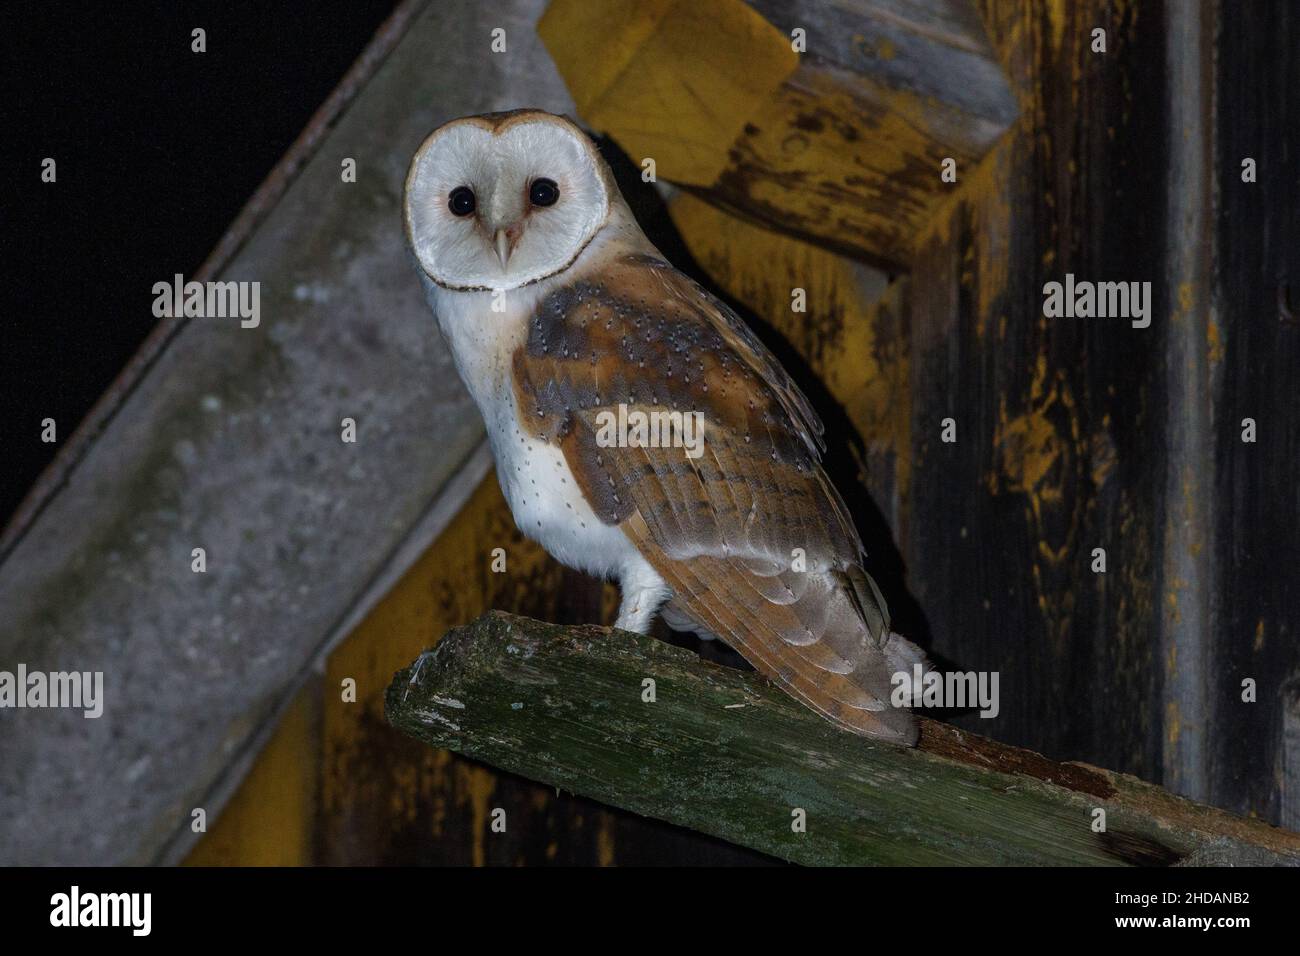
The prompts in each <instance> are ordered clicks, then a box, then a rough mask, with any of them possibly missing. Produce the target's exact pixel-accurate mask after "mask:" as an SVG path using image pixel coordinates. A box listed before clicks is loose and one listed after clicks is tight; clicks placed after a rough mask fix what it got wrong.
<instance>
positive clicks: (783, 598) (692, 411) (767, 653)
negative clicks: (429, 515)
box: [403, 110, 925, 745]
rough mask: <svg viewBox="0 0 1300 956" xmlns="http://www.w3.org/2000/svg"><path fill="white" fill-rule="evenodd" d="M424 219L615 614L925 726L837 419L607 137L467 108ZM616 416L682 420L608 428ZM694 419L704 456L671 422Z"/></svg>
mask: <svg viewBox="0 0 1300 956" xmlns="http://www.w3.org/2000/svg"><path fill="white" fill-rule="evenodd" d="M403 215H404V224H405V229H406V235H407V240H408V242H409V243H410V247H411V250H412V252H413V253H414V257H415V259H416V262H417V264H418V268H419V273H420V277H421V280H422V282H423V284H424V287H425V292H426V296H427V298H428V302H429V305H430V307H431V309H432V311H433V313H434V315H435V316H436V317H437V322H438V326H439V328H440V329H441V330H442V334H443V336H444V337H445V339H446V341H447V343H448V344H449V347H450V350H451V353H452V356H453V358H454V361H455V364H456V368H457V370H458V371H459V373H460V376H461V378H462V379H463V380H464V382H465V385H466V387H467V388H468V389H469V392H470V394H471V396H472V397H473V399H474V402H475V403H476V404H477V406H478V408H479V410H480V412H481V413H482V415H483V419H484V422H485V424H486V426H487V433H488V438H489V442H490V444H491V448H492V452H493V455H494V457H495V459H496V470H497V477H498V479H499V480H500V483H501V489H502V491H503V493H504V495H505V498H506V501H507V502H508V504H509V506H510V510H511V512H512V513H513V515H514V518H515V521H516V523H517V524H518V526H519V528H520V530H521V531H522V532H524V533H525V534H527V535H528V536H530V537H532V538H533V539H535V540H536V541H538V542H539V543H540V544H541V545H542V547H544V548H545V549H546V550H547V551H548V552H549V553H550V554H551V555H552V556H553V557H555V558H556V559H557V560H559V561H560V562H562V563H563V564H566V565H568V566H569V567H572V568H577V569H580V570H582V571H585V572H588V573H590V574H593V575H597V576H600V577H604V578H606V579H615V580H617V581H618V583H619V586H620V589H621V603H620V606H619V612H618V619H617V622H616V626H617V627H620V628H624V629H626V630H631V631H636V632H639V633H645V632H646V631H647V630H648V628H649V627H650V625H651V623H652V622H653V620H654V617H655V615H656V614H657V613H659V612H661V611H662V613H663V616H664V619H665V621H666V622H667V623H668V624H669V626H670V627H673V628H675V629H677V630H695V631H698V632H699V633H701V634H704V635H706V636H716V637H720V638H722V639H723V640H724V641H725V642H726V643H728V644H729V645H731V646H732V647H734V648H735V649H736V650H737V651H738V652H740V654H742V655H743V656H744V657H745V658H746V659H747V660H748V661H749V662H750V663H751V664H753V665H754V667H755V668H756V669H757V670H758V671H760V672H761V673H762V674H764V675H766V676H767V677H768V678H770V679H771V680H773V681H774V682H776V683H777V684H778V685H779V686H780V687H781V688H782V689H784V690H785V691H786V692H787V693H789V694H791V695H792V696H793V697H795V698H796V699H797V700H799V701H801V702H802V703H803V704H805V705H807V706H808V707H810V708H812V709H813V710H815V711H817V712H818V713H820V714H822V715H823V716H825V717H826V718H828V719H829V720H831V721H832V722H834V723H836V724H838V725H840V726H841V727H843V728H846V729H848V730H850V731H853V732H855V733H859V734H863V735H866V736H870V737H875V738H880V739H885V740H889V741H893V742H896V743H902V744H909V745H910V744H913V743H915V741H916V739H917V722H916V719H915V717H914V716H913V715H912V713H911V711H910V710H908V709H907V708H906V706H898V705H899V704H900V703H905V702H906V700H907V699H908V698H906V697H905V696H904V697H902V698H900V697H896V696H895V695H894V694H893V693H892V691H893V689H894V684H893V683H892V681H891V677H892V676H893V675H895V674H900V673H907V674H913V673H920V672H919V671H915V670H914V665H919V666H921V667H922V668H924V666H925V662H924V657H923V655H922V654H921V652H920V650H919V649H917V648H916V647H915V646H914V645H912V644H910V643H909V642H907V641H906V640H904V639H903V638H901V637H899V636H898V635H896V634H893V633H891V632H890V629H889V616H888V612H887V610H886V607H885V601H884V599H883V597H882V596H881V594H880V592H879V590H878V589H877V587H876V585H875V582H874V581H872V579H871V578H870V577H869V576H868V574H867V573H866V572H865V571H864V570H863V567H862V559H863V556H864V552H863V548H862V543H861V541H860V539H859V537H858V534H857V531H856V530H855V528H854V526H853V524H852V522H851V520H850V518H849V514H848V511H847V509H846V508H845V505H844V502H843V500H842V499H841V498H840V496H839V495H838V493H837V492H836V491H835V489H834V487H832V485H831V483H830V481H829V480H828V478H827V476H826V474H825V472H824V471H823V469H822V466H821V463H820V456H821V452H822V449H823V447H824V446H823V444H822V431H823V429H822V424H821V421H820V420H819V419H818V417H817V415H816V413H815V412H814V411H813V409H812V407H811V406H810V405H809V403H808V400H807V398H805V397H804V395H803V394H802V393H801V392H800V390H799V388H798V387H797V386H796V385H795V383H794V382H793V381H792V380H791V378H790V376H789V375H788V374H787V373H786V372H785V370H784V369H782V368H781V366H780V365H779V364H778V363H777V361H776V359H775V358H774V357H773V356H772V354H771V353H770V352H769V351H768V350H767V349H766V348H765V347H764V346H763V345H762V344H761V343H760V342H759V340H758V339H757V338H756V337H755V336H754V334H753V333H752V332H751V331H750V330H749V329H748V328H747V327H746V326H745V324H744V323H743V322H742V321H741V319H740V318H739V317H738V316H737V315H736V314H735V313H734V312H733V311H732V310H731V309H729V308H728V307H727V306H726V305H724V304H723V303H721V302H720V301H718V300H717V299H716V298H714V297H713V296H711V295H710V294H709V293H708V292H706V291H705V290H704V289H702V288H701V287H700V286H699V285H697V284H696V283H695V282H693V281H692V280H690V279H689V278H687V277H686V276H685V275H683V274H682V273H681V272H678V271H677V270H676V269H674V268H673V267H672V266H671V265H669V264H668V263H667V262H666V261H665V260H664V258H663V257H662V256H661V255H660V253H659V251H658V250H657V249H656V248H655V247H654V246H653V245H652V244H651V243H650V241H649V240H648V239H647V238H646V237H645V235H644V234H643V233H642V231H641V229H640V227H639V226H638V225H637V223H636V220H635V219H634V218H633V216H632V212H631V210H630V209H629V207H628V205H627V203H626V201H625V200H624V199H623V196H622V195H621V194H620V192H619V190H618V187H617V186H616V185H615V183H614V179H613V175H612V173H611V172H610V170H609V168H608V166H607V165H606V164H605V162H604V160H603V159H602V158H601V157H600V155H599V154H598V153H597V151H596V148H595V145H594V144H593V143H592V141H591V140H590V139H589V138H588V137H587V136H586V134H585V133H583V131H582V130H581V129H580V128H579V127H578V126H576V125H575V124H574V123H572V122H570V121H569V120H567V119H564V118H562V117H559V116H554V115H551V114H549V113H544V112H541V111H538V110H516V111H513V112H508V113H493V114H487V115H482V116H468V117H464V118H462V119H458V120H454V121H452V122H449V123H447V124H445V125H443V126H441V127H439V128H438V129H437V130H435V131H434V132H433V133H432V134H430V135H429V137H428V138H427V139H426V140H425V141H424V143H423V144H422V145H421V146H420V148H419V150H418V151H417V152H416V154H415V157H414V159H413V160H412V162H411V166H410V170H409V172H408V174H407V179H406V191H405V198H404V202H403ZM672 412H679V413H681V414H680V415H679V416H678V417H677V418H673V417H672V415H671V413H672ZM637 413H640V417H638V414H637ZM652 413H659V416H658V418H657V419H654V418H651V416H652ZM664 413H669V414H664ZM619 415H621V416H623V417H622V418H621V419H618V420H620V421H635V422H638V423H643V422H645V421H646V420H647V419H650V420H651V421H652V422H653V421H657V422H658V423H659V425H660V426H661V427H660V430H659V431H657V432H656V431H654V429H653V428H651V429H648V430H647V429H641V430H637V429H636V428H633V429H626V430H617V429H615V430H611V429H610V428H609V426H610V424H611V422H612V421H613V420H615V418H616V417H617V416H619ZM688 416H694V417H688ZM692 420H695V421H698V422H699V423H700V427H701V429H702V431H701V435H702V439H703V440H702V441H701V442H699V443H698V444H697V445H696V447H695V448H694V451H695V452H696V454H694V455H691V454H690V453H689V452H690V449H688V448H686V447H685V445H684V443H674V442H673V441H665V440H660V441H657V442H656V441H655V438H656V437H658V438H661V439H663V438H665V437H667V438H672V437H674V436H678V437H680V435H681V434H682V433H683V432H684V431H685V426H684V423H687V422H689V421H692ZM665 421H666V422H667V423H668V425H667V427H666V428H664V427H662V426H663V425H664V422H665ZM679 422H680V423H683V424H682V425H681V426H680V427H679V426H678V423H679ZM674 428H677V430H674ZM611 436H612V437H613V440H611ZM620 439H621V440H620ZM899 683H900V686H907V685H904V684H903V682H901V681H900V682H899ZM912 686H913V687H914V686H915V685H912ZM906 693H907V691H905V692H904V694H906ZM891 698H894V699H892V700H891Z"/></svg>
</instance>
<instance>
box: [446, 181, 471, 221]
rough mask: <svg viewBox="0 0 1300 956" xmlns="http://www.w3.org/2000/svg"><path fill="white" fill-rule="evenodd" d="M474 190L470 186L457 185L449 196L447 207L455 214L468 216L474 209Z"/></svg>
mask: <svg viewBox="0 0 1300 956" xmlns="http://www.w3.org/2000/svg"><path fill="white" fill-rule="evenodd" d="M474 205H475V202H474V190H472V189H470V188H469V187H468V186H457V187H456V188H455V189H453V190H452V191H451V195H450V196H448V197H447V208H448V209H450V210H451V213H452V215H453V216H468V215H469V214H470V213H472V212H473V211H474Z"/></svg>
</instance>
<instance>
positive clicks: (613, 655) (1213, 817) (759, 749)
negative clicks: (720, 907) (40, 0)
mask: <svg viewBox="0 0 1300 956" xmlns="http://www.w3.org/2000/svg"><path fill="white" fill-rule="evenodd" d="M647 681H653V682H654V684H653V687H654V698H655V699H654V701H653V702H647V701H646V699H645V698H646V697H648V696H649V695H648V694H647V692H646V688H647V686H648V685H647V683H646V682H647ZM385 709H386V713H387V717H388V720H389V721H390V722H391V723H392V724H393V725H394V726H395V727H397V728H399V729H401V730H403V731H405V732H406V733H408V734H411V735H413V736H415V737H417V738H419V739H421V740H423V741H425V742H426V743H428V744H430V745H432V746H435V747H445V748H448V749H451V750H455V751H458V752H460V753H463V754H466V755H467V756H470V757H473V758H475V759H478V760H482V761H485V762H487V763H489V764H492V765H493V766H495V767H500V768H502V769H504V770H507V771H510V772H513V773H517V774H521V775H523V776H525V777H529V778H531V779H533V780H538V781H542V782H544V783H547V784H550V785H553V786H555V787H560V788H563V789H565V790H570V791H572V792H574V793H577V794H581V795H583V796H586V797H591V798H593V799H595V800H599V801H601V802H603V803H607V804H610V805H613V806H617V807H622V808H624V809H627V810H632V811H634V812H636V813H640V814H644V815H646V816H651V817H657V818H659V819H661V820H666V821H669V822H671V823H675V824H679V825H681V826H685V827H690V828H692V829H695V830H699V831H702V832H704V833H709V834H712V835H714V836H717V837H721V838H722V839H724V840H728V841H731V842H733V843H737V844H741V845H743V846H747V847H751V848H753V849H756V850H760V851H762V852H764V853H769V854H771V855H773V856H777V857H781V858H783V859H786V860H790V861H793V862H797V863H806V864H911V865H934V864H968V865H998V864H1013V865H1014V864H1027V865H1156V866H1167V865H1172V864H1179V863H1184V864H1186V863H1192V864H1220V865H1246V864H1286V865H1300V835H1297V834H1295V833H1291V832H1289V831H1285V830H1279V829H1276V828H1274V827H1271V826H1268V825H1266V824H1263V823H1259V822H1256V821H1252V820H1246V819H1242V818H1239V817H1236V816H1233V815H1231V814H1229V813H1226V812H1224V811H1221V810H1216V809H1214V808H1211V807H1206V806H1201V805H1198V804H1194V803H1191V802H1189V801H1187V800H1183V799H1181V798H1179V797H1175V796H1173V795H1172V794H1170V793H1168V792H1166V791H1164V790H1162V789H1160V788H1159V787H1155V786H1152V785H1150V784H1146V783H1143V782H1142V781H1139V780H1137V779H1135V778H1133V777H1128V776H1125V775H1123V774H1116V773H1111V772H1109V771H1105V770H1100V769H1097V768H1094V767H1089V766H1086V765H1083V764H1073V763H1057V762H1055V761H1052V760H1048V759H1047V758H1045V757H1043V756H1041V755H1039V754H1036V753H1033V752H1031V751H1027V750H1021V749H1019V748H1016V747H1009V746H1006V745H1004V744H999V743H996V742H994V741H992V740H988V739H986V738H983V737H978V736H975V735H973V734H969V733H966V732H964V731H959V730H956V729H954V728H952V727H949V726H947V725H944V724H940V723H936V722H934V721H931V720H925V721H923V728H922V737H921V744H920V746H919V747H918V748H917V749H915V750H909V749H905V748H901V747H895V746H891V745H887V744H880V743H875V742H872V741H869V740H865V739H862V738H860V737H855V736H853V735H850V734H847V733H843V732H841V731H839V730H837V729H835V728H834V727H832V726H831V725H830V724H828V723H826V722H825V721H823V720H822V719H821V718H820V717H818V716H817V715H815V714H813V713H812V712H810V711H808V710H806V709H804V708H803V707H801V706H800V705H799V704H797V703H795V702H794V701H793V700H791V699H790V698H789V697H787V696H785V695H784V694H782V693H781V692H780V691H778V690H777V689H775V688H774V687H772V686H771V685H769V684H768V683H767V682H766V681H765V680H764V679H763V678H761V677H759V676H758V675H757V674H754V673H749V672H742V671H738V670H734V669H731V668H725V667H719V666H716V665H713V664H709V663H706V662H705V661H702V660H701V659H700V658H698V657H697V656H696V655H694V654H692V653H690V652H688V651H685V650H682V649H680V648H676V647H673V646H671V645H669V644H665V643H663V642H662V641H657V640H654V639H652V638H647V637H640V636H637V635H634V634H629V633H626V632H620V631H613V630H611V629H609V628H602V627H592V626H588V627H560V626H556V625H551V624H544V623H540V622H538V621H534V620H530V619H528V618H523V617H516V616H513V615H509V614H504V613H499V612H492V613H489V614H485V615H484V616H482V617H480V618H479V619H478V620H477V621H475V622H474V623H473V624H470V625H467V626H465V627H461V628H457V629H455V630H453V631H451V632H450V633H449V634H448V635H447V636H446V637H444V638H443V639H442V642H441V643H440V644H439V645H438V646H437V647H436V648H434V649H433V650H430V651H426V652H425V653H424V654H423V655H421V656H420V658H419V659H418V660H416V661H415V662H414V663H413V664H412V665H411V666H410V667H408V668H406V669H405V670H403V671H401V672H399V673H398V674H397V676H396V677H395V678H394V680H393V682H392V684H391V685H390V686H389V688H388V693H387V698H386V708H385ZM1099 808H1100V809H1104V810H1105V831H1104V832H1094V831H1093V829H1092V827H1093V825H1094V819H1095V817H1096V814H1095V811H1096V810H1097V809H1099ZM800 810H802V811H803V814H802V816H803V817H804V818H805V819H806V832H802V833H799V832H795V828H794V827H793V826H792V823H794V822H795V820H796V819H797V818H798V817H800V816H801V815H800V814H799V813H798V811H800Z"/></svg>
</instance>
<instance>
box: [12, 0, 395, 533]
mask: <svg viewBox="0 0 1300 956" xmlns="http://www.w3.org/2000/svg"><path fill="white" fill-rule="evenodd" d="M396 5H397V3H396V0H348V2H347V3H342V4H328V5H320V4H311V3H304V2H294V3H252V2H229V0H227V2H186V3H174V2H152V3H148V2H133V3H129V4H121V3H115V4H109V3H95V4H86V3H75V4H73V3H49V2H35V3H6V4H4V5H2V6H0V77H2V82H0V90H3V95H2V96H0V116H2V117H3V122H2V123H0V128H3V130H4V133H3V138H4V140H5V141H7V142H8V143H9V144H10V147H9V149H7V150H5V151H4V152H5V153H6V155H5V156H4V158H3V160H2V162H3V166H4V177H3V178H4V183H5V188H4V189H3V190H0V396H3V402H4V404H3V409H4V414H3V415H0V449H2V450H3V462H4V464H3V467H0V526H2V525H3V524H4V523H5V522H7V521H8V519H9V517H10V515H11V514H12V513H13V511H14V509H15V508H16V507H17V506H18V503H19V502H20V501H21V499H22V497H23V495H24V494H25V493H26V492H27V489H28V488H29V487H30V486H31V484H32V483H33V482H34V481H35V480H36V478H37V476H38V475H39V474H40V472H41V470H42V469H43V468H44V467H45V466H46V465H47V464H49V463H50V461H51V460H52V459H53V458H54V455H55V453H56V452H57V450H58V449H59V447H60V446H61V445H62V444H63V443H64V442H66V441H67V439H68V438H69V437H70V436H71V435H72V432H73V431H74V430H75V428H76V426H77V424H78V423H79V422H80V421H81V419H82V418H83V417H84V416H85V414H86V413H87V412H88V411H89V410H90V408H91V407H92V406H93V405H94V403H95V401H96V400H97V399H98V398H99V396H100V395H101V394H102V393H103V392H104V390H105V389H106V388H107V387H108V385H109V383H110V382H112V380H113V379H114V377H115V376H116V375H117V373H118V372H119V371H121V369H122V367H123V366H124V365H125V364H126V363H127V361H128V360H129V359H130V358H131V356H132V355H133V354H134V353H135V351H136V349H137V348H138V347H139V346H140V344H141V343H142V342H143V341H144V339H145V337H146V336H147V335H148V334H149V332H150V330H151V329H153V327H154V325H155V324H156V322H157V321H158V320H157V319H155V318H154V315H153V311H152V306H153V293H152V291H151V289H152V286H153V284H154V283H155V282H159V281H164V280H165V281H170V280H171V278H172V276H173V275H174V274H175V273H178V272H179V273H181V274H182V275H184V276H185V277H186V278H187V279H188V278H189V277H190V276H192V275H193V273H194V272H195V271H196V270H197V269H198V267H199V266H200V265H201V264H202V262H203V260H204V259H205V258H206V257H207V255H208V253H209V252H211V251H212V248H213V247H214V246H215V245H216V243H217V241H218V240H219V239H220V238H221V235H222V233H223V232H224V231H225V230H226V227H227V226H229V225H230V223H231V221H232V220H233V219H234V218H235V216H236V215H237V214H238V213H239V210H240V209H241V207H242V206H243V205H244V203H245V202H246V201H247V200H248V199H249V197H250V196H252V194H253V192H254V190H256V189H257V187H258V185H259V184H260V183H261V181H262V179H263V178H264V177H265V176H266V175H267V173H269V172H270V170H271V168H272V167H273V166H274V165H275V163H276V161H277V160H279V159H280V157H281V156H282V155H283V154H284V152H285V150H286V149H288V147H289V145H290V144H291V143H292V142H293V141H294V139H295V138H296V137H297V136H298V134H299V133H300V132H301V131H302V129H303V127H304V126H306V125H307V120H308V119H309V118H310V117H311V115H312V113H313V112H315V110H316V108H317V107H319V106H320V105H321V103H322V102H324V100H325V98H326V97H327V96H328V95H329V94H330V92H331V90H333V88H334V86H335V85H336V84H337V83H338V81H339V79H340V78H342V76H343V74H344V73H345V72H346V71H347V69H348V67H350V66H351V65H352V62H353V60H355V59H356V57H357V56H358V54H360V52H361V51H362V49H364V47H365V45H366V43H367V42H368V41H369V40H370V38H371V36H372V35H373V34H374V32H375V30H376V29H377V28H378V27H379V26H380V24H382V23H383V21H384V19H385V18H386V17H387V16H388V15H389V14H390V13H391V12H392V10H393V8H394V7H396ZM196 27H202V28H203V29H204V30H206V31H207V52H206V53H202V54H199V53H194V52H191V49H190V44H191V31H192V30H194V29H195V28H196ZM290 41H292V42H290ZM47 156H48V157H52V158H53V159H54V160H55V162H56V164H57V182H55V183H50V184H46V183H42V182H41V179H40V177H41V163H42V161H43V159H44V158H45V157H47ZM44 418H53V419H54V420H55V422H56V423H57V429H58V442H57V443H54V444H46V443H44V442H42V441H41V427H40V423H41V420H42V419H44Z"/></svg>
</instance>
